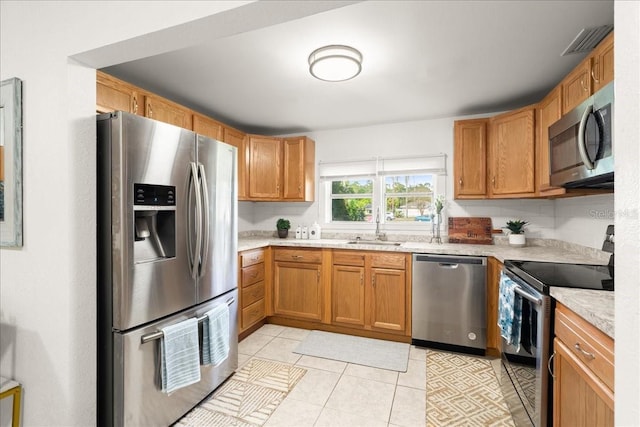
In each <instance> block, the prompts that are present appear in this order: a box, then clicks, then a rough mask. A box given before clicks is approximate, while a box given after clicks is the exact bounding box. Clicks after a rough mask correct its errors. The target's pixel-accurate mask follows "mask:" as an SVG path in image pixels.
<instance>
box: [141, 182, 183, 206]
mask: <svg viewBox="0 0 640 427" xmlns="http://www.w3.org/2000/svg"><path fill="white" fill-rule="evenodd" d="M133 191H134V194H135V196H134V197H135V198H134V201H133V204H134V205H145V206H175V205H176V187H174V186H172V185H149V184H133Z"/></svg>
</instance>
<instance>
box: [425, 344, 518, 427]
mask: <svg viewBox="0 0 640 427" xmlns="http://www.w3.org/2000/svg"><path fill="white" fill-rule="evenodd" d="M513 425H514V424H513V420H512V419H511V413H510V412H509V408H508V407H507V403H506V402H505V401H504V398H503V397H502V392H501V391H500V385H499V383H498V378H497V377H496V374H495V371H494V370H493V367H492V366H491V362H490V361H489V360H488V359H484V358H481V357H473V356H466V355H462V354H457V353H447V352H441V351H434V350H427V427H438V426H447V427H449V426H513Z"/></svg>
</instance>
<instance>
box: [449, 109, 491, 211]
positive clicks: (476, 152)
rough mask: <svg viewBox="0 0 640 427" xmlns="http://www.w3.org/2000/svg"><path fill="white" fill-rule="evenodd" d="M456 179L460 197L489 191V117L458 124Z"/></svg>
mask: <svg viewBox="0 0 640 427" xmlns="http://www.w3.org/2000/svg"><path fill="white" fill-rule="evenodd" d="M453 130H454V143H453V182H454V188H453V190H454V197H455V198H456V199H481V198H484V197H486V194H487V184H486V183H487V163H486V159H487V140H486V138H487V120H485V119H481V120H460V121H456V122H455V124H454V128H453Z"/></svg>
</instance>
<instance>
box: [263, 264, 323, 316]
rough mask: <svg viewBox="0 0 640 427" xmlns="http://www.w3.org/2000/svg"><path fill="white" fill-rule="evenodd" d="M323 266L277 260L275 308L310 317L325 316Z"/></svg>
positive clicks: (283, 312) (283, 311)
mask: <svg viewBox="0 0 640 427" xmlns="http://www.w3.org/2000/svg"><path fill="white" fill-rule="evenodd" d="M321 283H322V281H321V267H320V265H318V264H304V263H287V262H276V263H275V266H274V280H273V301H274V302H273V305H274V307H273V311H274V313H275V314H280V315H283V316H287V317H294V318H300V319H307V320H321V318H322V286H321Z"/></svg>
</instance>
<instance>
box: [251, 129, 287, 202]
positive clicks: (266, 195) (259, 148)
mask: <svg viewBox="0 0 640 427" xmlns="http://www.w3.org/2000/svg"><path fill="white" fill-rule="evenodd" d="M248 144H249V198H250V199H262V200H269V199H272V200H277V199H280V198H282V139H280V138H272V137H267V136H260V135H248Z"/></svg>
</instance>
